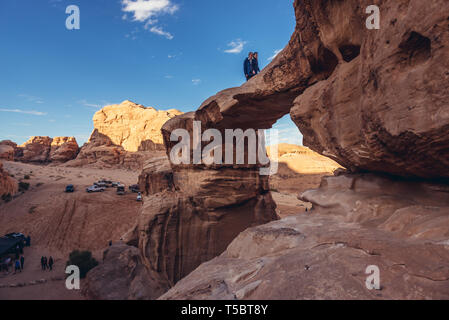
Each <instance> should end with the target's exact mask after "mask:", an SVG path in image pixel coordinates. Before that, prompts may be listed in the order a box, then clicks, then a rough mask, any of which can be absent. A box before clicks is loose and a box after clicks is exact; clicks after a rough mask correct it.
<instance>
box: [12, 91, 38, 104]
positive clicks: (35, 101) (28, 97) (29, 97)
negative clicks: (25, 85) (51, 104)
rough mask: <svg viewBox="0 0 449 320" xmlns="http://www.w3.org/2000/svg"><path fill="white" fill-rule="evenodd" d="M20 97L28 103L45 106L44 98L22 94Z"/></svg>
mask: <svg viewBox="0 0 449 320" xmlns="http://www.w3.org/2000/svg"><path fill="white" fill-rule="evenodd" d="M18 96H19V97H21V98H24V99H26V100H27V101H30V102H34V103H37V104H43V103H44V100H43V99H42V98H39V97H35V96H31V95H29V94H24V93H21V94H19V95H18Z"/></svg>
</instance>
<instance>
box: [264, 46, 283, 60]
mask: <svg viewBox="0 0 449 320" xmlns="http://www.w3.org/2000/svg"><path fill="white" fill-rule="evenodd" d="M281 51H282V49H279V50H274V54H273V55H272V56H271V57H269V58H268V59H267V60H268V61H271V60H273V59H274V58H276V57H277V55H278V54H279V53H281Z"/></svg>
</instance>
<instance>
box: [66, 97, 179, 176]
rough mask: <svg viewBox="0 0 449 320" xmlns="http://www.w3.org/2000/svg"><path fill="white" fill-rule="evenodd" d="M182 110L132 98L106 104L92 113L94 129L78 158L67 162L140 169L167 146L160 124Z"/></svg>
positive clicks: (99, 166) (100, 166)
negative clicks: (135, 101)
mask: <svg viewBox="0 0 449 320" xmlns="http://www.w3.org/2000/svg"><path fill="white" fill-rule="evenodd" d="M180 114H182V112H180V111H178V110H174V109H173V110H168V111H157V110H156V109H154V108H151V107H148V108H147V107H144V106H142V105H139V104H136V103H133V102H131V101H124V102H122V103H121V104H119V105H111V106H107V107H104V108H103V109H101V110H100V111H98V112H97V113H96V114H95V115H94V117H93V122H94V128H95V129H94V131H93V133H92V135H91V136H90V139H89V141H88V142H87V143H86V144H85V145H84V146H83V147H82V148H81V150H80V153H79V155H78V157H77V158H76V160H74V161H71V162H69V163H67V164H66V165H67V166H92V167H98V168H114V167H121V168H127V169H131V170H141V169H142V165H143V163H144V161H145V160H146V159H148V158H151V157H152V156H154V155H160V154H158V153H157V152H158V151H163V150H164V146H163V140H162V134H161V127H162V126H163V125H164V123H165V122H167V121H168V120H170V119H171V118H173V117H175V116H177V115H180Z"/></svg>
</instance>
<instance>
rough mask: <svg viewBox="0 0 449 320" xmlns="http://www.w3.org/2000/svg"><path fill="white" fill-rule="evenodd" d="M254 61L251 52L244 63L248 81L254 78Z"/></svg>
mask: <svg viewBox="0 0 449 320" xmlns="http://www.w3.org/2000/svg"><path fill="white" fill-rule="evenodd" d="M252 61H253V53H252V52H250V53H248V57H247V58H246V59H245V61H244V62H243V72H244V73H245V78H246V81H248V80H249V79H251V77H252V76H253V69H252V65H253V63H252Z"/></svg>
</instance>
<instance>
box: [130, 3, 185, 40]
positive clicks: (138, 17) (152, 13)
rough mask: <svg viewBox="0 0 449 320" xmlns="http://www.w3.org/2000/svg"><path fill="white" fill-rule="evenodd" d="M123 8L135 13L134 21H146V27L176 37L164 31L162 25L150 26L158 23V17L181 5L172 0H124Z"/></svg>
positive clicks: (170, 38)
mask: <svg viewBox="0 0 449 320" xmlns="http://www.w3.org/2000/svg"><path fill="white" fill-rule="evenodd" d="M122 5H123V8H122V10H123V11H124V12H126V13H131V14H132V15H133V20H134V21H139V22H145V26H144V29H145V30H149V31H150V32H152V33H154V34H157V35H160V36H163V37H166V38H167V39H169V40H172V39H173V38H174V37H173V35H172V34H171V33H170V32H167V31H164V30H163V29H162V27H158V26H153V27H151V28H150V26H152V25H155V24H156V23H158V22H159V21H158V19H157V17H158V16H160V15H162V14H173V13H175V12H176V11H177V10H178V9H179V7H178V5H176V4H173V3H172V1H171V0H122Z"/></svg>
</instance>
